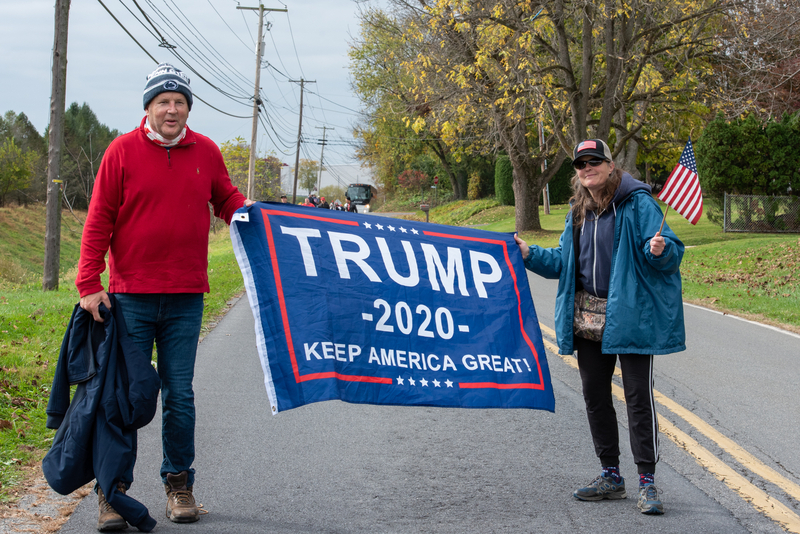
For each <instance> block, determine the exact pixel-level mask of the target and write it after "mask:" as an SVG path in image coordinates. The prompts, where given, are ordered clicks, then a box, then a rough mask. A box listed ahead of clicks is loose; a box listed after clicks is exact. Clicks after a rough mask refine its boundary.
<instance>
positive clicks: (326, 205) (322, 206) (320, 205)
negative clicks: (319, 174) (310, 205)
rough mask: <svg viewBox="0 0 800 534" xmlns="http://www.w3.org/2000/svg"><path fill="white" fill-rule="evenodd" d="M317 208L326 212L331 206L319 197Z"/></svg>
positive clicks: (323, 198)
mask: <svg viewBox="0 0 800 534" xmlns="http://www.w3.org/2000/svg"><path fill="white" fill-rule="evenodd" d="M317 207H318V208H322V209H326V210H329V209H331V205H330V204H328V201H327V200H325V197H320V198H319V206H317Z"/></svg>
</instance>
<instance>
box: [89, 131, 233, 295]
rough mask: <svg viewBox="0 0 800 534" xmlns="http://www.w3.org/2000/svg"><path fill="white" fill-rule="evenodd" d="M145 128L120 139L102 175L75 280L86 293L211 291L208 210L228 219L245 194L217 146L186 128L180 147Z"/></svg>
mask: <svg viewBox="0 0 800 534" xmlns="http://www.w3.org/2000/svg"><path fill="white" fill-rule="evenodd" d="M143 125H144V120H142V124H141V125H140V126H139V128H137V129H135V130H133V131H132V132H130V133H127V134H125V135H122V136H120V137H118V138H117V139H115V140H114V141H113V142H112V143H111V145H110V146H109V147H108V150H106V153H105V155H104V156H103V162H102V164H101V165H100V169H99V170H98V172H97V178H96V179H95V184H94V191H93V193H92V200H91V203H90V204H89V215H88V216H87V218H86V224H85V225H84V229H83V238H82V241H81V257H80V262H79V264H78V277H77V279H76V280H75V285H76V286H77V288H78V291H79V292H80V295H81V297H84V296H86V295H89V294H92V293H96V292H98V291H101V290H102V289H103V286H102V284H101V283H100V273H102V272H103V270H104V269H105V255H106V252H107V251H110V253H109V271H110V276H109V288H108V291H109V292H110V293H205V292H208V290H209V288H208V272H207V271H208V229H209V224H210V214H209V209H208V203H209V202H210V203H211V204H212V205H213V206H214V214H215V215H216V216H217V217H220V218H222V219H224V220H225V222H226V223H228V224H230V222H231V217H232V216H233V213H234V212H235V211H236V210H237V209H238V208H240V207H242V206H243V205H244V201H245V197H244V196H243V195H242V194H241V193H240V192H239V190H238V189H236V187H234V186H233V184H231V179H230V177H229V176H228V170H227V169H226V168H225V163H224V161H223V160H222V154H220V151H219V148H218V147H217V145H216V144H214V142H213V141H212V140H211V139H209V138H208V137H205V136H204V135H200V134H197V133H195V132H192V131H190V130H188V128H187V132H186V137H185V138H184V139H183V141H181V142H180V143H179V144H178V145H177V146H174V147H172V148H170V149H166V148H164V147H162V146H158V145H156V144H155V143H154V142H152V141H151V140H150V139H148V138H147V136H146V135H145V133H144V130H143V128H142V127H143Z"/></svg>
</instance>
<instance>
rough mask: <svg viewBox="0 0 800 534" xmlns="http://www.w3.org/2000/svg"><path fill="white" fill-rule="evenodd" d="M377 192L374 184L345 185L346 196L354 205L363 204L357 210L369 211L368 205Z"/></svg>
mask: <svg viewBox="0 0 800 534" xmlns="http://www.w3.org/2000/svg"><path fill="white" fill-rule="evenodd" d="M377 194H378V190H377V189H375V186H374V185H370V184H350V185H348V186H347V198H349V199H350V201H351V202H352V203H354V204H355V205H356V206H363V209H360V210H359V211H360V212H361V213H369V205H370V204H371V203H372V201H373V199H374V198H375V197H376V195H377Z"/></svg>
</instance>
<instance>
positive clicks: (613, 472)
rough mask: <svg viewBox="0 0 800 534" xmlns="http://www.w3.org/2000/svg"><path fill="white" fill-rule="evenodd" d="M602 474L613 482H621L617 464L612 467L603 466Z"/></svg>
mask: <svg viewBox="0 0 800 534" xmlns="http://www.w3.org/2000/svg"><path fill="white" fill-rule="evenodd" d="M603 476H604V477H606V478H611V480H613V481H614V483H615V484H619V483H620V482H622V476H621V475H620V474H619V466H618V465H615V466H612V467H604V468H603Z"/></svg>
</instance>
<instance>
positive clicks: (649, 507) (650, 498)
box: [636, 484, 664, 515]
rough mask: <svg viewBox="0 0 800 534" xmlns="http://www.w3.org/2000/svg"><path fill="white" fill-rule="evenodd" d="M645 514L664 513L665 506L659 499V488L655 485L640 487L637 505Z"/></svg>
mask: <svg viewBox="0 0 800 534" xmlns="http://www.w3.org/2000/svg"><path fill="white" fill-rule="evenodd" d="M636 506H637V507H638V508H639V511H641V512H642V513H643V514H648V515H661V514H663V513H664V505H663V504H661V499H659V498H658V488H656V485H655V484H645V485H644V486H639V502H638V503H636Z"/></svg>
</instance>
